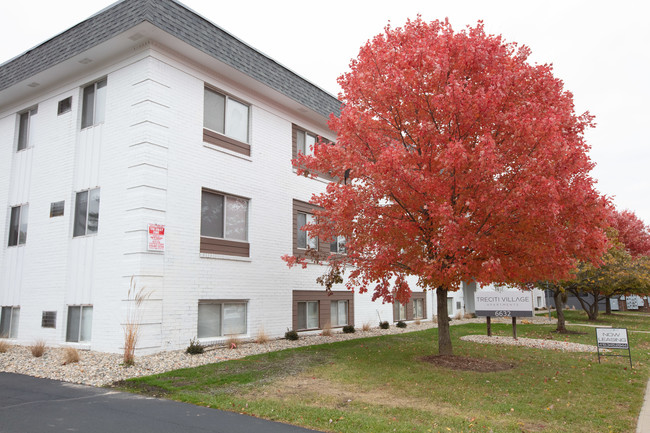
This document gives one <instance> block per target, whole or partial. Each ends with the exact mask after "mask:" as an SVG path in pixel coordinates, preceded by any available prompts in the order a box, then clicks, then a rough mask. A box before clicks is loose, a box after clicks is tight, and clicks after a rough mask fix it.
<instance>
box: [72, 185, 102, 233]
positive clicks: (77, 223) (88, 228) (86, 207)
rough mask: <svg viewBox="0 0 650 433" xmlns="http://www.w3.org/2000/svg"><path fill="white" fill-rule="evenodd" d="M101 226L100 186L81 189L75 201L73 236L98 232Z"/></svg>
mask: <svg viewBox="0 0 650 433" xmlns="http://www.w3.org/2000/svg"><path fill="white" fill-rule="evenodd" d="M98 226H99V188H95V189H91V190H87V191H80V192H78V193H77V196H76V198H75V203H74V230H73V234H72V236H73V237H77V236H85V235H90V234H93V233H97V228H98Z"/></svg>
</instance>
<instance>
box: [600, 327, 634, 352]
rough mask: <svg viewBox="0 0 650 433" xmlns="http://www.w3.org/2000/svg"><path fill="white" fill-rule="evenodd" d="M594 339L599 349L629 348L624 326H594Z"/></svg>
mask: <svg viewBox="0 0 650 433" xmlns="http://www.w3.org/2000/svg"><path fill="white" fill-rule="evenodd" d="M596 341H597V342H598V348H599V349H629V348H630V345H629V344H628V341H627V329H625V328H596Z"/></svg>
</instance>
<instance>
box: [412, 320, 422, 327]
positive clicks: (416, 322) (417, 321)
mask: <svg viewBox="0 0 650 433" xmlns="http://www.w3.org/2000/svg"><path fill="white" fill-rule="evenodd" d="M413 323H415V324H416V325H418V326H419V325H420V323H422V322H421V321H420V319H415V322H413Z"/></svg>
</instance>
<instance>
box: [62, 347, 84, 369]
mask: <svg viewBox="0 0 650 433" xmlns="http://www.w3.org/2000/svg"><path fill="white" fill-rule="evenodd" d="M80 359H81V356H80V355H79V351H78V350H77V349H75V348H74V347H66V348H65V349H64V350H63V365H68V364H75V363H77V362H79V360H80Z"/></svg>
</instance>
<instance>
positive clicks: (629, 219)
mask: <svg viewBox="0 0 650 433" xmlns="http://www.w3.org/2000/svg"><path fill="white" fill-rule="evenodd" d="M611 223H612V226H613V227H614V228H615V229H616V230H617V231H618V240H619V241H620V242H621V243H623V245H625V249H626V250H627V251H628V252H629V253H630V255H631V256H632V257H638V256H650V227H648V226H647V225H646V224H645V223H644V222H643V221H641V220H640V219H639V218H638V217H637V216H636V214H635V213H634V212H632V211H629V210H624V211H622V212H619V211H614V212H612V221H611Z"/></svg>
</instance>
